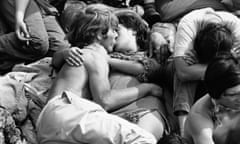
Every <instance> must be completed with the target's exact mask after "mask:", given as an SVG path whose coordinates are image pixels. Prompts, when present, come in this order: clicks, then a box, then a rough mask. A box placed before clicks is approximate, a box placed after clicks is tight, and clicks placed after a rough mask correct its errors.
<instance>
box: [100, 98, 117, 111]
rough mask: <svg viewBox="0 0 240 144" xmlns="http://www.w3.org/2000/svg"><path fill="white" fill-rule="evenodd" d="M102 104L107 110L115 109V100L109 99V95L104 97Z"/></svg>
mask: <svg viewBox="0 0 240 144" xmlns="http://www.w3.org/2000/svg"><path fill="white" fill-rule="evenodd" d="M100 104H101V106H102V107H103V109H104V110H105V111H107V112H112V111H113V110H115V109H114V103H113V101H111V99H109V98H108V97H105V98H103V99H102V102H101V103H100Z"/></svg>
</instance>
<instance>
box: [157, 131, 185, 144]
mask: <svg viewBox="0 0 240 144" xmlns="http://www.w3.org/2000/svg"><path fill="white" fill-rule="evenodd" d="M158 144H189V141H187V139H185V138H183V137H181V136H180V135H178V134H175V133H173V134H169V135H166V136H163V137H162V138H161V139H160V140H159V141H158Z"/></svg>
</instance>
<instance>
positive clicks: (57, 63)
mask: <svg viewBox="0 0 240 144" xmlns="http://www.w3.org/2000/svg"><path fill="white" fill-rule="evenodd" d="M64 52H65V50H62V51H58V52H55V53H54V55H53V58H52V65H53V67H54V68H55V69H57V70H59V69H60V68H61V67H62V66H63V64H64V63H65V60H64V56H63V55H64Z"/></svg>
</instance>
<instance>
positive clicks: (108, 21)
mask: <svg viewBox="0 0 240 144" xmlns="http://www.w3.org/2000/svg"><path fill="white" fill-rule="evenodd" d="M98 5H100V4H98ZM117 26H118V19H117V17H116V16H115V15H114V14H113V13H111V11H110V10H109V9H103V7H100V8H98V7H97V6H95V4H91V5H88V6H87V7H86V8H85V9H84V10H82V11H79V13H78V14H77V15H76V16H75V19H74V21H73V23H72V25H71V26H70V31H69V33H68V35H67V38H68V40H69V42H70V43H71V44H72V46H77V47H80V48H82V47H83V46H86V45H89V44H91V43H93V42H94V41H95V40H96V38H97V37H96V36H97V34H98V33H99V32H100V33H102V34H103V36H104V35H106V34H107V32H108V30H109V29H110V28H117Z"/></svg>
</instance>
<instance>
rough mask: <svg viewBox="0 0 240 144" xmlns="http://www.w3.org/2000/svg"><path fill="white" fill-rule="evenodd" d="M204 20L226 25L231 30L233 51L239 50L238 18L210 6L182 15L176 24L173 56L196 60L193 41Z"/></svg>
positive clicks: (239, 31) (239, 21)
mask: <svg viewBox="0 0 240 144" xmlns="http://www.w3.org/2000/svg"><path fill="white" fill-rule="evenodd" d="M206 22H216V23H221V24H224V25H226V26H227V27H228V28H229V29H230V30H231V32H232V35H233V39H234V45H233V49H232V50H233V52H237V53H238V51H239V50H240V19H239V18H238V17H236V16H235V15H233V14H231V13H229V12H225V11H215V10H213V9H212V8H204V9H200V10H194V11H192V12H190V13H189V14H187V15H186V16H184V17H183V18H182V19H181V21H180V22H179V24H178V28H177V33H176V41H175V47H174V57H190V58H191V59H193V60H196V56H195V53H194V52H193V42H194V39H195V37H196V35H197V32H198V30H199V29H201V28H202V27H203V26H204V23H206Z"/></svg>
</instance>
